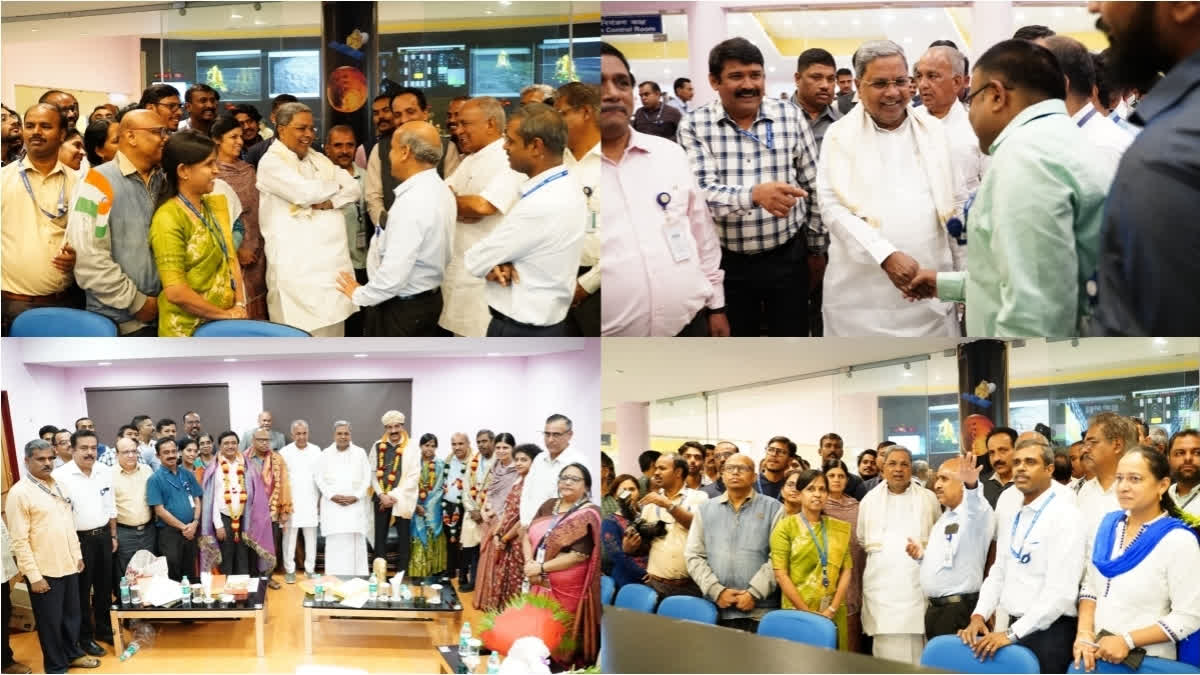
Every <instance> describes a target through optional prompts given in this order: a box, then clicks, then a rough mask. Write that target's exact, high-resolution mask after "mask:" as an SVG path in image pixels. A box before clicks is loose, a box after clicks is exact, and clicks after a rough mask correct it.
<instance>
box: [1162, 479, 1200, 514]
mask: <svg viewBox="0 0 1200 675" xmlns="http://www.w3.org/2000/svg"><path fill="white" fill-rule="evenodd" d="M1167 494H1168V495H1169V496H1170V497H1171V499H1173V500H1174V501H1175V505H1176V506H1178V507H1179V508H1180V510H1182V511H1186V512H1188V513H1190V514H1192V515H1193V516H1196V517H1198V518H1200V485H1198V486H1196V487H1194V488H1192V491H1191V492H1189V493H1188V494H1187V495H1186V496H1184V497H1182V498H1180V496H1179V483H1171V487H1169V488H1167Z"/></svg>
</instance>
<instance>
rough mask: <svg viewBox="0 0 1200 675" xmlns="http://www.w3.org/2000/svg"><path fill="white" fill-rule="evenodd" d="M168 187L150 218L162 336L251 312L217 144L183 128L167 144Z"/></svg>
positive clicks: (181, 333)
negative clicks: (220, 182) (222, 189)
mask: <svg viewBox="0 0 1200 675" xmlns="http://www.w3.org/2000/svg"><path fill="white" fill-rule="evenodd" d="M162 167H163V171H164V172H165V173H166V179H167V186H166V189H165V190H164V191H163V194H162V196H161V197H159V200H158V210H157V211H155V212H154V219H153V220H152V221H151V222H150V247H151V249H152V250H153V252H154V261H155V263H156V264H157V266H158V275H159V277H160V278H161V279H162V285H163V292H162V295H161V296H159V301H158V335H159V337H190V336H191V335H192V333H194V332H196V329H197V328H199V327H200V324H202V323H204V322H206V321H218V320H221V319H245V318H247V314H246V301H245V297H246V296H245V292H246V289H245V286H244V283H243V281H242V268H241V266H240V265H238V261H237V257H236V251H235V249H234V244H233V219H232V218H231V217H230V215H231V214H230V208H229V202H228V200H227V199H226V198H225V196H224V195H221V194H214V193H213V186H214V181H215V179H216V177H217V152H216V146H215V145H214V144H213V142H212V140H211V139H209V138H208V137H207V136H205V135H203V134H201V133H199V132H195V131H181V132H178V133H176V134H174V135H172V136H171V138H170V139H169V140H168V141H167V144H166V147H165V148H163V158H162Z"/></svg>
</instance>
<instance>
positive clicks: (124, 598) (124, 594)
mask: <svg viewBox="0 0 1200 675" xmlns="http://www.w3.org/2000/svg"><path fill="white" fill-rule="evenodd" d="M121 604H122V605H128V604H129V579H126V578H125V577H121Z"/></svg>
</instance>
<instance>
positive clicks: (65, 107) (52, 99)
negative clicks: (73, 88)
mask: <svg viewBox="0 0 1200 675" xmlns="http://www.w3.org/2000/svg"><path fill="white" fill-rule="evenodd" d="M38 103H49V104H50V105H56V106H58V109H59V110H61V111H63V114H64V115H66V116H67V126H66V128H67V129H74V128H75V125H76V124H78V123H79V101H77V100H75V97H74V96H72V95H71V94H68V93H67V92H65V91H59V90H58V89H51V90H50V91H48V92H46V93H44V94H42V95H41V97H40V98H38Z"/></svg>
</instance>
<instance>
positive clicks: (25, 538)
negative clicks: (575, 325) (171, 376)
mask: <svg viewBox="0 0 1200 675" xmlns="http://www.w3.org/2000/svg"><path fill="white" fill-rule="evenodd" d="M183 419H184V430H183V433H182V434H179V435H177V433H176V431H177V429H176V423H175V422H174V421H173V420H171V419H167V418H164V419H160V420H158V422H157V423H156V422H154V421H153V419H152V418H151V417H150V416H148V415H138V416H136V417H134V418H133V420H132V421H131V423H130V424H127V425H122V426H121V428H120V429H119V430H118V432H117V437H116V440H115V442H114V444H113V445H112V446H105V445H104V444H102V443H100V442H99V438H98V437H97V434H96V431H95V424H94V422H93V420H91V419H90V418H86V417H85V418H80V419H79V420H77V421H76V422H75V430H74V431H68V430H65V429H59V428H58V427H56V426H55V425H47V426H45V427H43V428H42V429H41V433H40V436H41V437H40V438H37V439H34V440H32V441H29V442H28V443H26V444H25V469H26V472H25V474H24V475H23V476H22V477H21V480H19V481H18V482H17V483H15V484H14V485H13V487H12V488H11V489H10V491H9V493H8V497H7V502H6V508H5V522H4V525H5V529H4V552H3V561H4V569H5V573H4V577H5V579H4V582H5V583H4V612H5V616H4V621H5V625H6V626H7V625H8V620H9V616H10V614H11V611H12V608H11V603H10V602H9V593H10V582H15V581H17V580H19V579H20V578H22V577H23V578H24V580H25V582H26V583H27V585H28V587H29V593H30V601H31V604H32V609H33V614H34V618H35V620H36V624H37V632H38V640H39V643H40V645H41V651H42V657H43V663H44V667H45V672H50V673H55V672H66V670H67V668H94V667H98V666H99V665H100V662H99V660H98V658H97V657H100V656H104V655H105V654H106V653H107V650H106V649H105V648H104V647H102V646H101V645H100V644H98V643H99V642H107V643H109V644H112V642H113V635H112V630H113V625H112V623H111V622H110V621H109V615H108V609H109V607H110V605H111V604H112V602H113V594H114V592H115V591H116V590H117V588H118V585H119V581H120V579H121V578H123V577H125V576H126V574H127V572H128V567H129V564H130V561H131V560H132V559H133V557H134V554H135V553H137V552H138V551H143V550H144V551H150V552H151V553H153V554H155V555H156V556H162V557H164V558H165V559H166V562H167V567H168V575H169V577H170V578H171V579H173V580H176V581H180V580H182V579H183V578H185V577H187V578H190V579H198V578H199V573H201V572H210V571H211V572H219V573H221V574H225V575H234V574H252V575H255V576H260V577H263V578H264V580H265V583H266V584H267V585H268V587H269V588H270V589H278V588H280V587H281V584H280V582H279V580H277V579H276V578H275V576H276V572H282V574H283V581H284V582H285V583H288V584H293V583H295V582H296V578H297V576H296V575H297V567H298V566H297V561H298V559H300V558H302V560H300V562H301V564H302V565H303V574H304V575H306V576H307V577H309V578H318V577H319V576H320V575H323V574H327V575H340V576H357V577H365V576H367V575H368V574H369V570H370V566H369V564H368V560H369V557H371V556H374V557H375V558H384V559H386V560H387V561H388V563H389V566H391V567H392V568H393V569H395V570H401V571H405V572H406V573H407V576H408V577H419V578H438V579H445V580H449V581H448V582H447V581H444V583H449V582H453V581H457V584H458V590H459V592H460V593H473V603H474V605H475V607H476V608H478V609H481V610H498V609H502V608H503V607H505V606H506V605H507V604H508V603H509V601H511V600H513V599H514V598H516V597H518V596H520V595H522V594H523V593H534V594H542V595H549V596H551V597H553V598H554V599H555V600H556V601H557V602H558V603H559V604H560V605H561V606H562V607H563V609H564V610H566V612H568V613H569V614H570V615H571V616H572V617H573V624H572V626H571V627H570V629H569V631H568V634H569V635H570V636H571V637H572V638H573V639H572V640H571V641H569V643H568V644H565V645H564V648H563V649H561V650H560V651H558V652H556V653H555V654H554V657H555V659H556V660H557V661H558V662H559V663H561V664H563V665H564V666H570V665H582V664H594V663H595V661H596V657H597V654H598V648H599V625H600V624H599V618H600V597H599V578H600V550H601V546H600V528H601V513H600V508H599V506H598V505H596V504H594V503H593V502H592V498H591V494H592V478H591V474H590V473H589V471H588V469H587V467H586V460H585V458H584V457H583V455H582V454H581V452H580V451H579V450H577V449H576V448H574V447H573V446H571V439H572V425H571V420H570V419H569V418H567V417H565V416H563V415H558V414H555V415H551V416H550V417H549V418H548V419H547V420H546V427H545V431H544V432H543V433H544V445H545V450H544V451H543V450H542V448H541V447H539V446H538V445H536V444H532V443H525V444H520V445H518V444H517V442H516V440H515V439H514V437H513V435H512V434H510V433H499V434H495V433H493V432H492V431H491V430H488V429H481V430H480V431H479V432H478V433H477V434H476V435H475V449H474V450H473V449H472V447H471V439H470V438H469V437H468V436H467V435H466V434H465V433H461V432H460V433H455V434H453V435H452V436H451V440H450V445H451V453H450V454H449V455H448V456H447V457H446V458H444V459H443V458H439V457H438V456H437V449H438V439H437V437H436V436H434V435H433V434H424V435H422V436H421V437H420V438H419V440H418V441H417V443H416V446H417V447H412V443H411V442H410V438H409V434H408V431H407V430H406V429H405V426H404V423H405V418H404V415H403V413H401V412H399V411H396V410H391V411H388V412H387V413H385V414H384V415H383V417H382V419H381V423H382V427H383V432H382V435H381V436H380V437H379V439H378V440H375V441H373V442H371V443H370V444H369V445H368V447H366V448H364V447H361V446H359V445H356V444H355V443H354V442H353V439H352V433H351V428H350V424H349V423H348V422H345V421H336V422H334V423H333V427H332V431H333V439H334V441H333V443H331V444H330V445H329V446H328V447H326V448H323V449H322V448H320V447H318V446H317V445H316V444H314V443H310V442H309V425H308V422H306V421H304V420H296V421H294V422H292V424H291V426H290V427H289V429H288V430H289V434H288V435H287V436H285V435H284V434H283V433H282V432H281V431H279V430H277V429H274V428H273V422H274V417H273V415H272V413H271V412H270V411H263V412H262V413H260V414H259V416H258V420H257V425H256V426H255V427H254V428H252V429H250V430H247V431H246V432H244V433H242V434H240V435H239V434H238V433H235V432H233V431H224V432H221V433H219V434H215V435H214V434H211V433H208V432H205V431H204V429H203V428H202V425H201V420H200V416H199V414H197V413H196V412H194V411H189V412H188V413H187V414H186V415H185V416H184V418H183ZM393 534H394V535H395V542H394V544H393V543H390V542H389V540H390V539H391V537H392V535H393ZM301 535H302V536H303V539H304V543H303V555H302V556H298V555H297V544H298V540H299V538H300V537H301ZM322 540H323V541H324V544H323V545H322V544H321V541H322ZM368 548H370V552H368ZM319 554H323V556H322V557H323V564H322V565H321V570H320V572H319V573H318V569H317V568H318V565H317V562H318V555H319ZM465 602H466V601H465V600H464V604H465ZM3 666H4V672H6V673H8V672H30V671H29V668H28V666H25V665H24V664H20V663H16V662H15V661H14V660H13V656H12V650H11V649H10V648H9V645H8V632H7V631H6V632H5V635H4V664H3Z"/></svg>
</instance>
